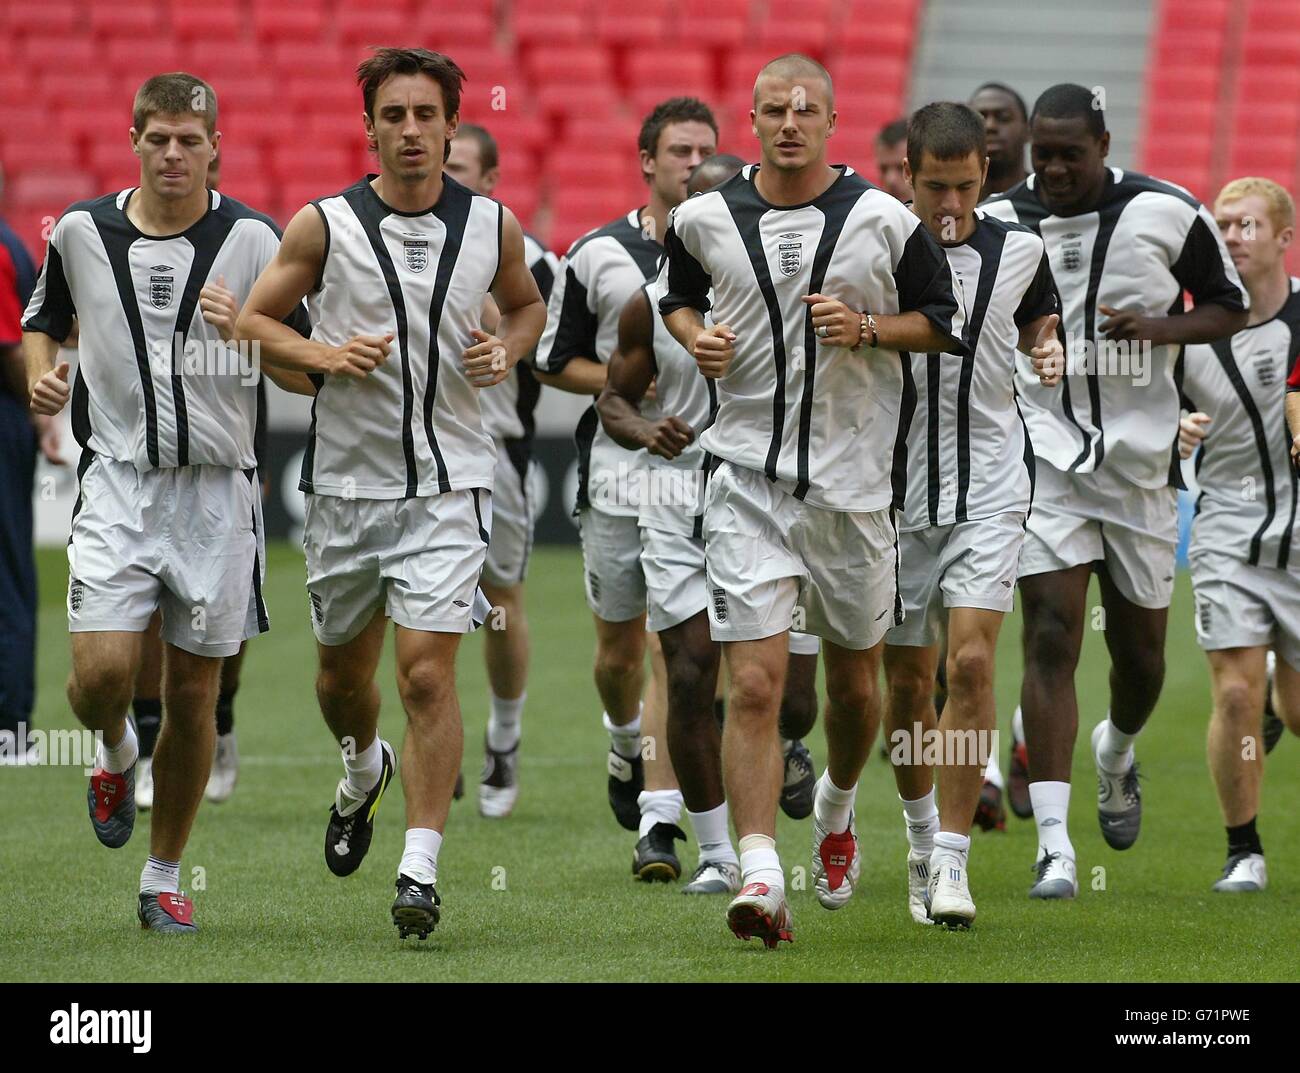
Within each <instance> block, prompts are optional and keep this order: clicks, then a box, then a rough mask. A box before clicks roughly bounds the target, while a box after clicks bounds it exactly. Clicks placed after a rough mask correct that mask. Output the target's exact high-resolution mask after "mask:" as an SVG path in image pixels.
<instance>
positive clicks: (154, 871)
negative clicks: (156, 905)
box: [140, 857, 181, 894]
mask: <svg viewBox="0 0 1300 1073" xmlns="http://www.w3.org/2000/svg"><path fill="white" fill-rule="evenodd" d="M180 889H181V862H180V861H161V860H159V859H158V858H157V857H150V858H149V859H148V860H147V861H145V862H144V869H143V870H142V871H141V872H140V893H141V894H165V893H171V894H177V893H179V892H180Z"/></svg>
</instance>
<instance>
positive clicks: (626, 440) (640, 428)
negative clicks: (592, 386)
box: [596, 384, 653, 451]
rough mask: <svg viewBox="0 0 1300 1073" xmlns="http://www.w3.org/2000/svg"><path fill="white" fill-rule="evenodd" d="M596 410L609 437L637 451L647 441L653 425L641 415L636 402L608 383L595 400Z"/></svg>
mask: <svg viewBox="0 0 1300 1073" xmlns="http://www.w3.org/2000/svg"><path fill="white" fill-rule="evenodd" d="M596 412H597V413H598V414H599V415H600V423H601V424H602V425H604V426H605V431H606V432H607V433H609V438H610V439H612V440H613V441H614V442H615V443H617V444H618V445H619V446H620V447H626V448H627V449H628V450H629V451H639V450H641V449H642V448H643V447H645V445H646V444H647V443H648V442H649V439H650V432H651V429H652V428H653V426H652V425H651V423H650V422H649V421H647V420H646V419H645V418H644V417H642V416H641V411H640V410H638V409H637V408H636V404H635V403H633V402H632V400H631V399H629V398H627V397H626V396H623V395H620V394H619V393H618V392H616V391H615V390H614V389H613V388H612V387H610V386H609V385H608V384H607V385H606V386H605V390H604V391H602V392H601V393H600V397H599V398H598V399H597V400H596Z"/></svg>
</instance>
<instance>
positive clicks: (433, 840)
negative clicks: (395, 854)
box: [397, 827, 442, 883]
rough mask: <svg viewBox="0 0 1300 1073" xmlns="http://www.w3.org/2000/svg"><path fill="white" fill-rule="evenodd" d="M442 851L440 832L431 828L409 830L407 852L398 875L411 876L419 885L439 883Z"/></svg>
mask: <svg viewBox="0 0 1300 1073" xmlns="http://www.w3.org/2000/svg"><path fill="white" fill-rule="evenodd" d="M440 849H442V834H441V833H440V832H438V831H435V830H433V829H432V828H429V827H410V828H407V831H406V850H405V852H404V853H403V854H402V863H401V864H399V865H398V866H397V872H398V874H399V875H404V876H409V877H410V878H411V879H414V880H415V881H416V882H417V883H437V882H438V850H440Z"/></svg>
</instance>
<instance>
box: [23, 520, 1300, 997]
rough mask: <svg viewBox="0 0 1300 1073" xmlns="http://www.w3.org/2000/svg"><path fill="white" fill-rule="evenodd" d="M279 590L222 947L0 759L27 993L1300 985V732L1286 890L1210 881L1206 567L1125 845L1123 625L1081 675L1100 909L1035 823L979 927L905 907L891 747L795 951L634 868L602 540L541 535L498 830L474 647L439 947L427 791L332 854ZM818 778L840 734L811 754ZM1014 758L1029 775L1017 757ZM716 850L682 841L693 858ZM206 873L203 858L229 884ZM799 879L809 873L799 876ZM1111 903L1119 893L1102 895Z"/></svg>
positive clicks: (1086, 880) (1185, 614) (212, 813)
mask: <svg viewBox="0 0 1300 1073" xmlns="http://www.w3.org/2000/svg"><path fill="white" fill-rule="evenodd" d="M269 558H270V563H269V572H268V579H267V586H266V595H267V600H268V603H269V606H270V610H271V616H272V624H273V625H272V631H271V632H270V633H269V634H267V635H265V636H264V637H261V638H259V639H257V640H256V641H254V642H253V643H252V646H251V651H250V652H249V656H248V659H247V662H246V663H245V669H244V684H243V688H242V690H241V692H240V694H239V698H238V701H237V703H236V727H237V730H238V734H239V744H240V749H241V752H242V756H243V766H242V770H241V772H240V781H239V786H238V788H237V790H236V791H235V795H234V797H233V798H232V799H231V800H230V801H229V802H228V803H226V804H224V805H220V806H213V805H205V806H204V807H203V809H202V810H201V811H200V813H199V818H198V821H197V824H196V826H195V830H194V835H193V838H192V839H191V842H190V846H189V849H188V851H187V853H186V857H185V860H184V861H183V862H182V885H183V887H184V889H185V890H186V891H187V892H190V893H192V895H193V897H194V901H195V907H196V909H195V913H196V921H197V922H198V923H199V925H200V927H201V929H202V930H201V932H200V934H199V935H198V936H196V937H194V938H192V939H187V940H181V941H176V940H171V941H169V940H167V939H164V938H161V937H159V936H155V935H151V934H147V933H142V932H141V931H140V929H139V928H138V926H137V925H136V922H135V891H136V884H137V880H138V876H139V872H140V868H141V865H142V864H143V862H144V858H145V855H146V854H147V852H148V826H149V819H148V815H147V814H144V815H142V816H141V818H140V820H139V821H138V822H137V829H136V833H135V836H134V837H133V838H132V840H131V842H130V843H128V845H127V846H126V847H125V848H124V849H121V850H117V851H111V850H107V849H104V848H103V847H101V846H100V845H99V844H98V843H97V842H96V841H95V838H94V835H93V834H92V832H91V830H90V825H89V823H88V821H87V818H86V804H85V785H86V784H85V777H84V775H83V774H82V771H81V768H80V767H75V768H73V767H35V768H28V769H0V907H2V908H0V979H4V980H9V981H14V980H23V981H35V980H64V981H113V980H140V981H145V980H160V981H161V980H194V981H241V980H283V981H289V980H358V981H364V980H392V981H402V982H411V981H415V980H432V981H451V980H510V981H522V980H600V981H622V980H694V981H699V980H724V981H725V980H738V981H762V980H900V981H902V980H911V981H943V980H950V981H958V980H962V981H981V980H984V981H1040V980H1041V981H1058V980H1084V981H1112V980H1142V981H1172V980H1205V981H1210V980H1215V981H1230V980H1296V979H1300V938H1298V935H1300V933H1298V932H1297V930H1296V928H1295V923H1294V922H1295V920H1296V919H1297V916H1300V780H1297V778H1296V773H1297V765H1300V741H1296V740H1295V739H1294V738H1287V739H1284V740H1283V741H1282V743H1281V744H1280V745H1279V746H1278V749H1277V750H1276V751H1275V752H1274V754H1273V756H1272V757H1270V761H1269V771H1268V776H1267V779H1266V782H1265V788H1264V803H1263V808H1262V815H1261V820H1260V832H1261V836H1262V839H1263V842H1264V846H1265V849H1266V851H1267V853H1268V859H1269V863H1270V868H1271V876H1270V879H1271V881H1272V886H1271V887H1270V889H1269V890H1268V891H1267V892H1265V893H1264V894H1262V895H1243V896H1229V895H1216V894H1213V893H1211V891H1210V889H1209V888H1210V884H1211V882H1212V881H1213V880H1214V879H1216V878H1217V876H1218V873H1219V869H1220V867H1221V865H1222V862H1223V858H1224V835H1223V829H1222V826H1221V823H1220V818H1219V813H1218V809H1217V806H1216V804H1215V799H1214V794H1213V791H1212V789H1211V785H1210V781H1209V776H1208V773H1207V771H1206V767H1205V759H1204V752H1205V747H1204V742H1205V726H1206V720H1207V716H1208V711H1209V693H1208V689H1209V685H1208V673H1207V670H1206V665H1205V660H1204V658H1203V656H1202V655H1201V653H1200V651H1199V649H1198V648H1197V647H1196V644H1195V640H1194V636H1193V630H1192V617H1191V586H1190V582H1189V580H1188V578H1187V576H1186V574H1182V575H1180V577H1179V581H1178V588H1177V592H1176V596H1175V600H1174V606H1173V611H1172V615H1171V625H1170V637H1169V647H1168V663H1169V671H1168V678H1167V681H1166V684H1165V690H1164V695H1163V697H1162V698H1161V701H1160V706H1159V708H1158V710H1157V711H1156V713H1155V715H1154V717H1153V719H1152V722H1151V724H1150V726H1149V728H1148V730H1147V732H1146V733H1145V734H1144V735H1143V737H1142V739H1141V741H1140V742H1139V745H1138V757H1139V760H1140V761H1141V762H1142V767H1143V773H1144V776H1145V782H1144V791H1145V804H1146V815H1145V816H1144V818H1143V831H1142V836H1141V838H1140V840H1139V841H1138V844H1137V845H1136V846H1135V847H1134V848H1133V849H1131V850H1129V851H1127V852H1124V853H1118V852H1115V851H1113V850H1111V849H1109V848H1108V847H1107V846H1106V845H1105V843H1104V842H1103V841H1102V838H1101V835H1100V832H1099V831H1098V829H1097V821H1096V819H1095V805H1094V801H1095V790H1094V787H1095V781H1094V776H1093V773H1092V761H1091V757H1090V755H1089V750H1088V747H1087V735H1088V733H1089V731H1090V730H1091V729H1092V726H1093V724H1094V723H1095V722H1096V721H1097V720H1098V719H1100V718H1101V716H1102V714H1103V713H1104V711H1105V707H1106V703H1107V693H1108V691H1107V685H1106V667H1107V664H1106V659H1105V651H1104V646H1103V642H1102V638H1101V636H1100V635H1098V634H1090V635H1089V637H1088V638H1087V641H1086V644H1085V651H1084V658H1083V661H1082V664H1081V666H1080V672H1079V679H1078V681H1079V696H1080V706H1081V710H1082V715H1081V726H1080V737H1079V745H1078V748H1077V750H1076V763H1075V770H1074V777H1075V793H1074V799H1073V802H1072V813H1071V832H1072V837H1073V840H1074V844H1075V848H1076V850H1077V851H1078V855H1079V856H1078V861H1079V873H1080V885H1081V888H1082V889H1081V892H1080V897H1079V899H1078V901H1076V902H1074V903H1059V904H1052V903H1035V902H1030V901H1029V900H1028V899H1027V898H1026V892H1027V890H1028V888H1029V885H1030V883H1031V881H1032V875H1031V864H1032V862H1033V859H1034V853H1035V838H1034V829H1033V824H1032V822H1030V821H1022V820H1018V819H1016V818H1015V817H1014V816H1011V817H1009V819H1008V830H1007V831H1006V832H1005V833H993V834H984V833H981V832H976V834H975V835H974V840H973V842H974V844H973V847H972V853H971V862H970V875H971V889H972V892H973V894H974V897H975V900H976V903H977V905H978V907H979V918H978V921H977V923H976V926H975V929H974V930H973V931H972V932H969V933H948V932H944V931H940V930H938V929H935V928H923V927H919V926H917V925H915V924H913V923H912V922H911V920H910V919H909V917H908V915H907V911H906V907H905V891H906V875H905V867H904V858H905V854H906V842H905V838H904V832H903V825H902V822H901V813H900V809H899V807H898V804H897V800H896V797H895V794H894V787H893V779H892V777H891V775H890V772H889V770H888V768H887V766H886V765H885V764H884V763H882V762H881V761H880V759H879V758H878V757H877V756H875V755H873V757H872V760H871V761H870V763H869V764H868V766H867V769H866V771H865V772H864V774H863V780H862V783H861V787H860V790H859V794H858V806H857V807H858V831H859V836H860V838H861V842H862V850H863V858H864V861H863V873H862V889H861V890H860V891H859V893H858V895H857V896H856V897H855V898H854V900H853V902H852V903H851V904H850V905H849V906H848V907H847V908H845V909H843V910H840V911H839V912H835V913H830V912H827V911H825V910H823V909H822V908H821V907H820V906H819V905H818V904H817V902H816V899H815V898H814V896H813V894H812V892H811V890H808V889H804V890H792V891H791V906H792V909H793V913H794V921H795V935H796V942H795V943H794V944H793V945H792V946H787V945H784V944H783V946H782V948H781V949H780V950H779V951H777V952H772V953H768V952H766V951H764V950H763V949H762V947H761V945H760V944H759V943H758V941H757V940H753V941H751V942H749V943H740V942H737V941H736V940H735V939H734V938H733V937H732V936H731V934H730V933H729V932H728V931H727V928H726V925H725V922H724V919H723V911H724V908H725V899H711V898H685V897H682V896H681V895H680V894H679V893H678V889H679V887H678V886H677V885H673V886H663V885H653V886H646V885H642V884H640V883H637V882H635V881H634V880H633V879H632V876H631V871H630V864H631V854H632V847H633V844H634V842H635V835H633V834H631V833H629V832H626V831H623V830H622V829H621V828H619V827H618V826H617V825H616V824H615V822H614V819H613V817H612V815H611V813H610V811H609V808H608V805H607V804H606V802H605V772H604V754H605V749H606V738H605V735H604V734H603V732H602V731H601V729H600V724H599V713H600V704H599V701H598V700H597V697H596V693H595V689H594V686H593V685H592V681H591V654H592V646H593V632H592V626H591V619H590V616H589V614H588V612H587V609H586V606H585V604H584V602H583V598H582V585H581V565H580V558H579V555H578V552H577V551H576V549H572V550H570V549H562V550H560V549H549V548H539V549H537V551H536V552H535V553H534V555H533V558H532V561H531V571H530V576H529V581H528V605H529V609H530V616H531V623H532V637H533V667H532V673H531V677H530V681H529V689H528V706H527V710H526V712H525V715H524V737H523V746H522V752H521V758H522V759H521V762H520V771H521V780H522V792H521V796H520V800H519V804H518V807H517V808H516V811H515V814H514V815H513V816H512V817H511V818H510V819H508V820H506V821H488V820H484V819H482V818H480V817H479V816H478V815H477V812H476V810H475V805H474V796H473V795H474V788H475V782H476V776H477V771H478V766H479V762H480V755H481V754H480V752H479V750H480V747H481V746H480V743H481V741H482V735H483V727H484V724H485V722H486V718H487V686H486V680H485V676H484V671H483V661H482V655H481V652H480V648H481V645H482V640H481V638H480V637H474V636H472V637H470V638H468V639H467V641H466V643H465V645H464V647H463V648H462V655H461V660H460V668H459V679H460V695H461V702H462V707H463V709H464V713H465V722H466V732H465V740H466V757H465V771H466V774H467V779H468V782H469V794H467V796H466V798H465V800H463V801H461V802H459V803H458V804H457V805H456V806H455V807H454V809H453V813H452V819H451V822H450V824H449V826H448V829H447V832H446V835H447V841H446V844H445V846H444V848H443V851H442V855H441V858H440V869H439V891H440V893H441V895H442V897H443V902H444V905H443V920H442V923H441V924H440V925H439V926H438V929H437V931H436V932H435V933H434V935H433V936H432V937H430V939H429V940H428V941H426V942H424V943H418V942H417V941H416V940H414V939H407V940H406V941H405V943H402V942H399V941H398V939H397V933H396V929H395V928H394V927H393V925H392V923H391V922H390V919H389V914H388V907H389V903H390V902H391V900H392V896H393V886H392V884H393V880H394V878H395V869H396V865H397V861H398V858H399V856H400V854H401V848H402V829H403V826H404V825H403V817H402V802H401V799H400V791H397V790H396V789H395V790H394V791H393V792H392V793H390V795H389V799H388V800H387V801H386V803H385V804H384V805H383V807H382V808H381V810H380V813H379V816H378V820H377V824H376V832H375V841H374V845H373V846H372V848H371V851H370V856H369V858H368V859H367V861H366V863H365V865H364V866H363V867H362V868H361V870H360V871H359V872H358V873H357V874H356V875H354V876H352V877H350V878H348V879H345V880H340V879H336V878H335V877H333V876H331V875H330V874H329V872H328V871H327V870H326V868H325V864H324V861H323V860H322V851H321V844H322V841H323V837H324V827H325V821H326V816H327V811H328V808H329V804H330V802H331V799H332V794H333V788H334V784H335V781H336V780H337V779H338V777H339V773H340V764H339V761H338V754H337V752H336V750H335V748H334V746H333V742H332V741H331V739H330V737H329V734H328V732H327V731H326V729H325V726H324V724H323V722H322V721H321V718H320V714H319V712H318V710H317V707H316V702H315V698H314V693H313V685H312V683H313V675H314V669H315V649H314V642H313V640H312V635H311V630H310V627H309V624H308V618H307V601H306V597H305V593H304V591H303V567H302V562H301V552H300V550H299V549H297V548H295V547H292V546H289V545H279V546H276V547H273V548H272V549H271V553H270V556H269ZM66 570H67V567H66V560H65V558H64V556H63V553H62V551H61V550H59V549H48V550H43V551H42V552H41V553H40V577H41V593H42V603H41V621H40V646H39V658H40V671H39V687H40V692H39V697H38V708H37V714H36V724H35V725H36V726H38V727H40V728H43V729H46V730H50V729H54V728H62V727H68V728H71V727H75V726H76V722H75V720H74V719H73V717H72V715H71V713H70V711H69V710H68V708H67V705H66V702H65V700H64V695H63V684H64V680H65V678H66V674H67V668H68V659H69V656H68V642H67V636H66V620H65V617H64V609H63V599H64V591H65V587H66V580H67V579H66ZM1019 638H1020V626H1019V621H1018V618H1013V619H1012V620H1011V621H1009V622H1008V623H1007V625H1006V627H1005V629H1004V631H1003V639H1002V644H1001V648H1000V652H999V661H998V679H997V692H998V699H999V711H1000V713H1001V714H1002V719H1001V723H1002V729H1003V732H1004V738H1009V734H1008V726H1009V716H1010V712H1011V710H1012V709H1013V707H1014V705H1015V701H1016V696H1017V693H1018V691H1019V678H1020V653H1019ZM391 652H392V645H391V643H390V644H389V646H388V652H387V653H386V658H385V661H384V662H383V664H382V665H381V671H380V683H381V687H382V689H383V694H384V702H383V714H382V717H381V732H382V733H383V734H384V736H385V737H387V738H389V739H390V740H392V741H394V742H395V743H396V742H397V741H399V740H400V738H401V735H402V724H403V715H402V711H401V708H400V706H399V704H398V703H397V698H396V693H395V689H394V683H393V668H392V654H391ZM809 744H810V746H811V748H812V751H813V753H814V756H815V757H816V759H817V761H818V766H819V769H820V767H821V765H822V762H823V759H824V755H825V746H824V741H823V740H822V737H821V733H820V729H819V730H817V731H814V733H813V735H812V737H811V740H810V742H809ZM1005 751H1006V750H1005V748H1004V749H1003V753H1004V755H1003V758H1002V759H1003V762H1004V764H1005V760H1006V757H1005ZM810 822H811V821H803V822H801V823H795V822H793V821H790V820H788V819H786V818H785V817H784V816H783V817H781V821H780V829H779V839H778V848H779V849H780V852H781V856H782V861H783V863H784V865H785V867H786V869H787V873H790V871H791V870H792V868H793V867H794V866H802V867H803V868H805V869H806V868H807V865H808V857H809V839H810V837H811V829H810ZM694 862H695V849H694V847H693V846H691V847H687V848H686V849H685V850H684V851H683V865H684V867H685V868H686V869H687V871H688V873H689V870H690V869H691V868H692V867H693V865H694ZM195 869H202V873H201V882H202V889H198V886H199V883H198V882H197V881H196V876H197V875H199V873H196V872H195ZM788 882H789V880H788ZM1094 888H1096V889H1094Z"/></svg>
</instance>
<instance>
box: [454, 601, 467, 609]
mask: <svg viewBox="0 0 1300 1073" xmlns="http://www.w3.org/2000/svg"><path fill="white" fill-rule="evenodd" d="M452 603H453V604H455V605H456V606H457V607H469V604H467V603H466V602H465V601H464V600H452Z"/></svg>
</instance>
